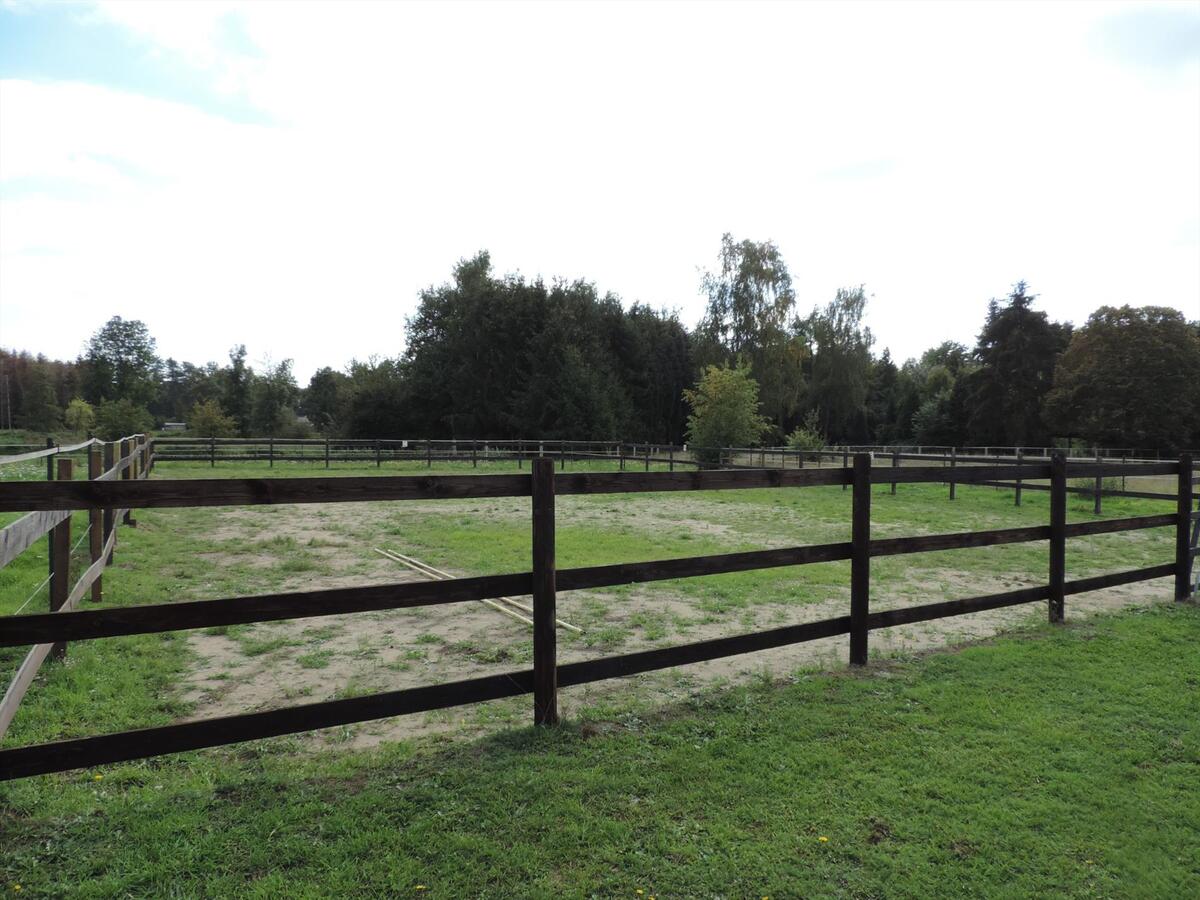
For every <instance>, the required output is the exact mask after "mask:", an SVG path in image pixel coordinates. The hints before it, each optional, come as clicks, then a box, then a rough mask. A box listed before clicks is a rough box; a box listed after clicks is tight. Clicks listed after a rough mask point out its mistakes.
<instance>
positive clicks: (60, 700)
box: [0, 463, 1200, 897]
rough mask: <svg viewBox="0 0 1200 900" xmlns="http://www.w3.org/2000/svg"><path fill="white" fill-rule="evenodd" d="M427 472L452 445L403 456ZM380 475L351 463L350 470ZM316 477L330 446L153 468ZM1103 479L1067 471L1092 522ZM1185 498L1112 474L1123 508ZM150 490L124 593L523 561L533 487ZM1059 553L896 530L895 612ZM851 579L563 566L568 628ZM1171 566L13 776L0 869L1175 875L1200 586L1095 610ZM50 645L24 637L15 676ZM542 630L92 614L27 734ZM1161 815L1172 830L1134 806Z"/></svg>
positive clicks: (1021, 572)
mask: <svg viewBox="0 0 1200 900" xmlns="http://www.w3.org/2000/svg"><path fill="white" fill-rule="evenodd" d="M595 467H596V468H600V467H602V464H595ZM603 467H605V468H608V467H607V466H603ZM572 468H573V469H574V468H577V465H573V466H572ZM514 469H515V467H514V466H513V464H511V463H508V464H497V465H496V466H495V467H492V466H481V467H480V469H478V470H471V469H470V467H469V466H466V467H465V468H464V467H457V466H448V465H444V466H438V467H435V469H434V471H435V472H437V471H460V472H461V471H479V472H480V473H484V472H487V471H505V472H508V471H513V470H514ZM400 470H408V471H414V472H419V473H424V472H426V471H427V470H426V469H425V468H424V466H420V465H415V466H411V467H409V466H403V467H401V466H396V465H390V466H385V467H384V469H383V470H382V471H383V474H394V473H396V472H397V471H400ZM43 471H44V469H43ZM376 472H377V470H376V468H375V466H374V465H364V466H358V465H356V464H346V463H342V464H335V465H334V468H333V469H332V470H331V471H330V473H329V474H375V473H376ZM296 474H320V475H323V474H326V472H325V470H324V469H323V468H320V467H317V466H311V465H307V464H301V465H286V464H280V465H277V466H275V468H273V469H268V468H267V467H266V466H265V465H264V464H256V463H246V464H232V463H226V464H222V465H221V466H220V467H219V468H218V469H217V470H216V471H215V472H214V471H213V470H212V469H210V468H209V467H208V466H203V465H199V466H194V465H191V464H185V463H162V464H160V465H159V466H158V467H157V468H156V471H155V477H159V478H162V477H213V476H214V475H216V476H219V477H266V476H276V477H278V476H284V475H296ZM880 474H881V475H882V473H880ZM873 500H874V510H873V526H874V531H875V534H876V536H881V537H884V536H899V535H905V534H920V533H936V532H948V531H963V530H972V529H976V530H977V529H983V528H999V527H1009V526H1016V525H1029V524H1043V523H1045V522H1046V521H1048V499H1047V497H1046V496H1045V495H1044V494H1031V495H1027V496H1026V499H1025V504H1024V505H1023V506H1022V507H1021V508H1020V509H1016V508H1014V507H1013V505H1012V494H1011V492H1010V491H1004V490H1000V491H997V490H994V489H991V488H965V487H960V489H959V498H958V499H957V500H956V501H954V502H953V503H951V502H950V501H949V500H948V499H947V498H946V489H945V488H944V487H941V486H932V485H928V486H927V485H902V486H900V488H899V491H898V493H897V494H896V495H895V496H891V495H890V493H889V492H888V489H887V487H886V486H881V487H877V489H876V491H875V496H874V498H873ZM849 503H850V500H849V493H848V492H843V491H841V490H840V489H838V488H813V489H804V490H798V489H788V490H756V491H734V492H711V493H678V494H663V495H623V496H591V497H561V498H559V501H558V522H559V529H558V561H559V565H560V566H564V567H565V566H575V565H590V564H599V563H608V562H619V561H634V560H641V559H656V558H666V557H673V556H692V555H699V554H704V553H713V552H728V551H732V550H748V549H759V548H767V547H780V546H791V545H795V544H805V543H819V542H825V541H836V540H846V539H848V536H849ZM1090 510H1091V504H1090V502H1089V501H1087V500H1084V499H1072V500H1071V501H1070V519H1071V520H1072V521H1083V520H1088V519H1091V518H1093V517H1092V515H1091V512H1090ZM1161 511H1165V507H1164V504H1161V503H1152V502H1148V501H1130V500H1115V499H1109V500H1106V502H1105V514H1106V515H1111V516H1119V515H1134V514H1140V513H1151V512H1161ZM135 515H136V517H137V519H138V521H139V526H138V527H137V528H136V529H123V530H122V532H121V534H120V543H119V545H118V552H117V565H116V567H115V568H113V569H111V570H109V571H108V572H106V575H105V594H106V602H107V603H145V602H169V601H172V600H179V599H196V598H204V597H216V596H232V595H237V594H251V593H265V592H268V591H271V590H277V589H296V590H304V589H309V588H316V587H323V586H331V585H335V584H338V585H340V584H368V583H379V582H381V581H385V580H397V579H399V578H401V577H407V576H405V574H404V570H400V569H398V568H397V567H396V566H395V564H394V563H391V562H389V561H387V560H384V559H382V558H381V557H379V556H378V555H377V554H375V553H374V552H373V550H374V548H375V547H377V546H384V547H393V548H395V549H397V550H400V551H401V552H405V553H409V554H412V555H415V556H418V557H420V558H422V559H424V560H426V561H427V562H429V563H431V564H433V565H436V566H439V567H440V568H444V569H447V570H449V571H452V572H454V573H455V574H464V575H465V574H488V573H498V572H509V571H521V570H525V569H528V559H529V540H530V537H529V501H528V499H521V498H512V499H504V500H467V501H439V502H436V503H435V502H403V503H374V504H356V505H355V504H334V505H328V506H310V507H253V508H241V509H238V508H233V509H222V508H208V509H198V510H153V511H142V512H137V513H135ZM76 518H77V520H79V519H80V517H78V516H77V517H76ZM79 533H81V532H79ZM1171 554H1172V538H1171V533H1170V531H1169V530H1161V529H1160V530H1155V531H1143V532H1137V533H1132V534H1124V535H1106V536H1099V537H1094V538H1089V539H1080V540H1072V541H1071V542H1070V543H1069V545H1068V556H1067V560H1068V577H1069V578H1072V577H1080V576H1086V575H1092V574H1098V573H1101V572H1105V571H1116V570H1119V569H1125V568H1133V567H1137V566H1145V565H1152V564H1155V563H1159V562H1163V561H1166V560H1168V559H1170V557H1171ZM39 555H40V559H39ZM1046 566H1047V561H1046V551H1045V547H1044V545H1040V544H1031V545H1012V546H1008V547H995V548H987V549H981V550H969V551H955V552H953V553H936V554H921V555H917V556H912V557H903V558H900V557H896V558H885V559H877V560H875V561H874V563H873V598H872V603H873V608H887V607H888V606H892V605H907V604H912V603H924V602H932V601H935V600H939V599H949V598H952V597H961V596H970V595H973V594H980V593H987V592H990V591H992V590H1003V589H1006V588H1008V587H1015V586H1021V585H1026V584H1038V583H1043V582H1044V580H1045V572H1046ZM44 570H45V545H44V542H43V543H42V544H41V545H40V546H38V547H35V548H33V549H31V550H30V551H29V552H27V553H26V554H24V555H23V556H22V557H21V558H20V559H19V560H18V561H17V562H15V563H14V564H13V565H11V566H9V567H8V568H6V569H5V570H3V571H0V613H2V614H7V613H11V612H12V611H13V610H14V609H15V608H16V606H17V605H19V604H20V602H22V601H23V600H24V599H25V597H26V596H27V594H28V591H27V590H26V589H32V587H33V586H35V585H36V584H37V582H38V581H40V579H41V578H43V577H44V575H45V572H44ZM848 585H849V574H848V564H847V563H830V564H823V565H817V566H807V567H796V568H788V569H777V570H768V571H761V572H747V573H737V574H730V575H722V576H715V577H710V578H703V579H683V580H679V581H677V582H665V583H661V584H656V585H645V586H634V587H629V588H618V589H607V590H605V591H588V592H578V593H575V594H566V595H563V596H562V597H561V598H560V615H561V616H562V617H563V618H564V619H567V620H568V621H571V622H573V623H575V624H577V625H579V626H580V627H582V628H583V629H584V633H583V634H582V635H579V636H576V635H573V634H571V633H569V632H564V631H560V633H559V642H560V647H561V653H560V658H561V659H562V660H563V661H570V660H573V659H583V658H589V657H595V656H599V655H609V654H612V653H617V652H628V651H630V650H637V649H643V648H647V647H654V646H663V645H666V644H670V643H678V642H684V641H691V640H697V639H701V638H704V637H709V636H716V635H720V634H732V633H737V632H741V631H747V630H753V629H757V628H762V627H770V626H773V625H776V624H783V623H786V622H792V621H805V620H810V619H816V618H824V617H826V616H829V615H840V614H844V613H845V610H846V607H847V598H848ZM1169 591H1170V587H1169V585H1168V584H1167V582H1163V581H1159V582H1149V583H1147V584H1145V585H1140V586H1131V587H1129V588H1125V589H1119V590H1117V591H1111V592H1103V594H1099V595H1084V596H1081V597H1078V598H1069V599H1068V604H1067V615H1068V619H1069V620H1070V621H1071V622H1072V624H1071V625H1070V627H1068V628H1066V629H1061V628H1059V629H1050V628H1046V627H1041V626H1032V627H1033V629H1034V630H1033V631H1032V632H1029V633H1028V634H1026V636H1025V637H1024V638H1022V639H1021V640H1004V641H1000V642H998V643H995V644H992V645H989V646H982V647H977V648H974V649H971V650H969V651H967V652H963V653H957V654H950V655H937V656H933V657H929V658H925V653H924V651H926V650H928V649H931V648H935V647H943V646H946V645H955V644H957V643H960V642H961V640H962V639H964V638H975V637H986V636H988V635H991V634H994V633H996V632H997V631H1003V630H1006V629H1012V628H1022V627H1027V626H1029V625H1030V623H1032V622H1035V621H1038V620H1040V619H1041V618H1042V617H1044V609H1043V607H1042V606H1041V605H1035V606H1031V607H1028V608H1019V609H1015V610H1009V611H1004V612H1003V613H1002V614H993V613H984V614H977V615H975V616H970V617H963V618H960V619H952V620H945V621H944V622H939V623H924V624H922V625H916V626H911V627H909V628H903V629H891V630H889V631H886V632H876V633H873V634H872V645H873V647H874V648H875V650H876V652H877V662H876V664H875V665H874V666H873V667H872V669H871V670H870V671H869V672H868V673H866V674H863V675H853V676H851V675H847V674H845V673H844V672H842V671H841V669H840V666H841V662H842V661H844V658H845V640H844V639H840V640H831V641H828V642H817V643H816V644H813V645H804V646H803V649H795V648H793V649H785V650H783V651H778V652H776V651H772V652H771V653H764V654H756V655H751V656H747V657H740V658H734V659H733V660H731V661H728V663H722V664H705V665H702V666H694V667H688V668H684V669H679V670H674V671H670V672H666V673H654V674H653V675H648V676H643V677H638V678H632V679H623V680H621V681H618V682H610V683H602V684H600V685H595V686H591V687H589V688H586V689H583V688H580V689H572V690H569V691H566V692H564V694H563V707H564V709H565V711H566V712H567V714H568V716H569V717H570V721H571V724H570V725H569V726H568V727H567V728H565V729H563V730H562V731H561V732H559V733H557V734H553V735H548V734H537V733H534V732H532V731H530V730H528V729H526V728H524V725H525V724H526V723H527V721H528V719H529V713H530V711H529V705H530V702H529V700H528V698H518V699H515V700H511V701H497V702H494V703H489V704H482V705H479V706H475V707H467V708H464V709H463V710H461V711H455V712H453V713H442V714H437V715H430V716H426V717H406V718H405V719H397V720H388V721H386V722H382V723H365V724H363V725H359V726H355V727H352V728H344V729H336V730H333V731H331V732H327V733H323V734H321V735H318V736H315V737H313V736H309V737H305V736H297V737H295V738H291V739H277V740H273V741H268V742H259V743H256V744H251V745H243V746H241V747H234V748H229V749H225V750H211V751H204V752H199V753H191V754H185V755H181V756H178V757H170V758H164V759H159V760H153V761H149V762H145V763H134V764H127V765H121V766H114V767H110V768H107V769H104V770H101V771H99V772H96V773H92V772H88V773H68V774H64V775H62V776H50V777H45V778H38V779H32V780H29V781H26V782H19V783H13V784H7V785H2V786H0V837H2V838H3V840H2V841H0V847H2V848H3V849H0V877H2V878H3V879H5V880H6V881H7V882H8V883H9V884H10V885H11V884H16V883H19V884H21V885H22V890H23V891H24V892H25V893H26V894H29V893H35V894H36V893H37V892H39V891H41V892H43V893H45V894H47V895H58V894H62V893H78V894H80V895H95V896H106V895H111V894H114V893H123V892H126V891H127V892H130V893H134V894H144V895H163V894H167V893H171V890H170V889H171V888H172V887H174V888H176V889H177V890H176V892H177V893H179V894H182V895H195V896H203V895H214V894H217V895H221V894H237V893H248V894H257V895H261V896H295V895H311V896H319V895H328V894H345V893H353V892H354V888H355V887H356V886H357V885H359V884H360V883H361V885H362V887H363V891H362V893H366V894H368V895H387V894H389V893H394V892H400V893H409V892H412V893H414V894H422V893H426V892H425V891H418V890H417V889H416V885H418V884H423V885H426V887H427V888H428V889H429V890H428V895H431V896H463V895H466V896H475V895H487V896H497V897H501V896H552V895H553V896H557V895H566V896H580V895H582V896H586V895H588V894H589V893H595V894H596V895H598V896H620V895H629V896H636V895H634V894H633V891H634V890H635V889H637V888H641V889H642V890H643V891H645V892H646V896H648V895H649V894H651V893H653V894H655V895H656V896H663V897H666V896H730V897H736V896H763V895H770V896H776V897H786V896H801V895H803V896H915V895H922V896H927V895H942V896H956V895H961V894H963V893H983V894H990V895H996V896H1014V895H1023V894H1026V893H1063V894H1069V895H1077V896H1131V895H1142V896H1156V895H1157V896H1161V895H1162V893H1163V891H1166V892H1167V893H1169V894H1178V893H1179V892H1180V891H1179V890H1178V889H1182V888H1186V887H1188V886H1189V885H1190V886H1193V887H1194V886H1195V885H1196V883H1197V882H1196V879H1197V877H1198V873H1200V856H1197V852H1196V850H1195V849H1194V848H1195V846H1197V842H1196V840H1195V839H1196V837H1197V834H1198V829H1200V822H1198V821H1197V813H1198V811H1200V810H1198V808H1197V801H1196V800H1195V797H1196V796H1197V792H1198V791H1197V789H1198V788H1200V782H1198V781H1197V771H1196V767H1197V732H1196V722H1197V721H1198V720H1197V718H1196V712H1197V711H1198V710H1197V693H1198V692H1197V686H1198V685H1197V682H1196V669H1195V666H1194V665H1193V666H1191V667H1190V669H1189V668H1188V666H1187V663H1186V659H1187V654H1188V653H1192V658H1193V660H1194V652H1193V650H1192V648H1194V646H1195V641H1196V638H1197V637H1198V636H1200V634H1198V631H1200V622H1198V619H1197V614H1196V611H1195V609H1194V608H1192V607H1183V608H1177V609H1176V608H1169V607H1168V608H1158V609H1154V610H1153V611H1141V612H1125V613H1122V614H1120V615H1117V616H1109V617H1105V618H1102V619H1092V618H1090V617H1089V616H1088V615H1087V613H1089V612H1091V611H1095V610H1103V609H1112V608H1120V607H1123V606H1125V605H1127V604H1130V603H1138V604H1143V605H1144V604H1146V603H1148V602H1151V601H1153V600H1165V599H1168V598H1169ZM38 602H39V603H40V604H41V605H44V602H45V601H44V597H43V598H42V599H41V600H40V601H38ZM1081 620H1083V621H1084V624H1079V622H1080V621H1081ZM23 652H24V651H11V650H6V651H0V666H2V667H3V668H2V669H0V671H3V672H4V673H5V674H4V676H0V677H7V673H9V672H11V670H12V669H13V668H14V667H15V665H16V663H17V661H18V660H19V659H20V657H21V656H22V655H23ZM880 654H881V655H882V657H883V658H879V655H880ZM528 658H529V635H528V631H527V630H526V628H525V626H522V625H521V624H520V623H517V622H513V621H512V620H509V619H505V618H504V617H502V616H500V615H499V614H496V613H494V612H492V611H490V610H488V609H487V608H486V607H483V606H482V605H479V604H469V605H455V606H453V607H446V608H427V609H421V610H412V611H405V612H402V613H388V614H361V615H357V616H336V617H326V618H316V619H308V620H299V621H296V622H292V623H269V624H262V625H256V626H244V627H243V626H239V627H234V628H228V629H212V630H210V631H209V632H197V633H190V634H187V633H181V634H167V635H144V636H136V637H130V638H119V639H112V640H107V641H93V642H85V643H78V644H74V645H72V647H71V651H70V657H69V662H68V663H67V664H66V665H65V666H59V665H54V666H50V667H49V668H47V669H45V670H44V674H43V675H42V676H40V677H39V679H38V682H37V683H36V684H35V686H34V688H33V689H32V690H31V692H30V695H29V697H28V698H27V700H26V702H25V705H23V707H22V709H21V711H20V713H19V714H18V716H17V719H16V720H15V722H14V725H13V729H12V731H11V733H10V734H9V736H8V737H7V738H6V739H5V741H4V745H5V746H15V745H18V744H27V743H33V742H38V741H44V740H53V739H55V738H61V737H67V736H75V735H85V734H95V733H100V732H107V731H114V730H119V729H124V728H132V727H138V726H145V725H154V724H164V723H167V722H171V721H176V720H178V719H180V718H187V717H194V716H209V715H216V714H223V713H230V712H241V711H250V710H252V709H261V708H268V707H270V706H277V705H286V704H289V703H295V702H303V701H305V700H313V699H324V698H326V697H335V696H352V695H354V694H356V693H364V692H369V691H374V690H380V689H392V688H395V687H404V686H408V685H416V684H429V683H434V682H437V681H441V680H449V679H454V678H461V677H470V676H471V675H474V674H479V673H485V672H492V671H505V670H508V669H512V668H518V667H522V666H524V665H526V664H527V662H528ZM830 669H833V670H835V671H834V672H833V673H832V674H820V673H821V671H822V670H830ZM1189 679H1190V680H1189ZM781 683H782V684H785V685H787V686H786V687H780V686H779V685H780V684H781ZM506 729H508V730H506ZM376 745H378V746H376ZM1143 763H1144V764H1145V765H1144V766H1143ZM96 774H100V775H102V776H103V777H102V779H101V780H98V781H97V780H94V776H95V775H96ZM1139 831H1140V832H1147V831H1148V832H1152V833H1153V834H1154V835H1155V837H1154V838H1151V837H1150V835H1149V833H1144V834H1132V835H1131V834H1129V832H1139ZM821 836H826V837H828V838H829V840H828V841H827V842H823V841H820V840H819V838H820V837H821ZM1088 860H1090V862H1089V861H1088ZM1184 893H1186V891H1184Z"/></svg>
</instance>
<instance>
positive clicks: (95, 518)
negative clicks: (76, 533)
mask: <svg viewBox="0 0 1200 900" xmlns="http://www.w3.org/2000/svg"><path fill="white" fill-rule="evenodd" d="M87 468H88V471H87V477H88V481H95V480H96V479H97V478H99V477H100V473H101V463H100V448H99V447H96V446H95V445H92V446H91V447H88V466H87ZM103 550H104V521H103V515H102V514H101V512H100V508H99V507H98V506H93V507H90V508H89V509H88V558H89V559H91V561H92V562H93V563H96V562H98V561H99V560H100V554H101V552H103ZM100 581H101V578H100V576H96V580H95V581H93V582H92V592H91V598H90V599H91V601H92V602H93V603H99V602H100V598H101V587H100Z"/></svg>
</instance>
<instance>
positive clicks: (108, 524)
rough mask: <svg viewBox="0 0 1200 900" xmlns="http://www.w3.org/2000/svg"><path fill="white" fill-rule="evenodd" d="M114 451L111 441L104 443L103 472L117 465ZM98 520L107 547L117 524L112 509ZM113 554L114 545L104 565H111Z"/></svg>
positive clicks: (106, 509)
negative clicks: (100, 523)
mask: <svg viewBox="0 0 1200 900" xmlns="http://www.w3.org/2000/svg"><path fill="white" fill-rule="evenodd" d="M116 449H117V448H116V445H115V444H114V443H113V442H112V441H109V442H108V443H106V444H105V445H104V471H105V472H107V471H109V470H110V469H111V468H112V467H113V466H115V465H116V464H117V454H116ZM100 519H101V521H102V522H103V523H104V543H105V544H106V545H107V544H108V536H109V535H110V534H112V533H113V528H115V527H116V524H117V523H116V522H115V521H114V519H115V517H114V516H113V508H112V507H111V506H109V507H106V508H105V509H104V511H103V512H102V513H101V514H100ZM115 554H116V550H115V545H114V549H113V550H110V551H108V562H107V563H105V565H109V566H111V565H112V561H113V556H114V555H115Z"/></svg>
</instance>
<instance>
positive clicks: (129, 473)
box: [121, 441, 137, 527]
mask: <svg viewBox="0 0 1200 900" xmlns="http://www.w3.org/2000/svg"><path fill="white" fill-rule="evenodd" d="M132 444H133V442H132V441H121V464H122V465H123V466H124V468H123V469H122V470H121V480H122V481H132V480H133V446H132ZM121 523H122V524H123V525H129V526H130V527H132V526H134V525H136V524H137V523H136V522H134V521H133V510H132V509H126V510H125V514H124V515H123V516H121Z"/></svg>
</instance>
